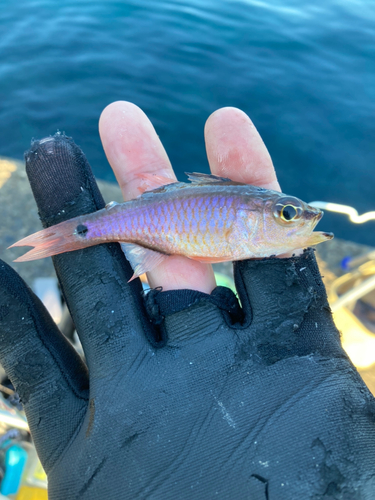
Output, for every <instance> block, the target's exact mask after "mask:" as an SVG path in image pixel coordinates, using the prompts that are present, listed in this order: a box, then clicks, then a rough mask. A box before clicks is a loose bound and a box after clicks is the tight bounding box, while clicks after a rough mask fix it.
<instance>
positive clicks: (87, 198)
mask: <svg viewBox="0 0 375 500" xmlns="http://www.w3.org/2000/svg"><path fill="white" fill-rule="evenodd" d="M26 171H27V174H28V177H29V181H30V184H31V187H32V190H33V194H34V197H35V200H36V202H37V205H38V209H39V214H40V217H41V220H42V223H43V225H44V226H45V227H46V226H51V225H53V224H57V223H59V222H62V221H63V220H67V219H70V218H72V217H75V216H77V215H81V214H86V213H90V212H95V210H97V209H99V208H102V207H103V206H104V201H103V199H102V197H101V194H100V192H99V190H98V187H97V185H96V182H95V179H94V177H93V174H92V172H91V168H90V166H89V164H88V162H87V160H86V158H85V156H84V154H83V153H82V151H81V150H80V149H79V148H78V146H77V145H76V144H74V142H73V141H72V140H71V139H69V138H68V137H66V136H64V135H59V134H56V135H55V136H54V137H49V138H47V139H43V140H41V141H35V142H34V143H33V145H32V148H31V150H30V151H29V152H28V153H27V154H26ZM53 262H54V265H55V269H56V273H57V276H58V278H59V280H60V283H61V287H62V291H63V293H64V296H65V299H66V301H67V304H68V307H69V310H70V313H71V315H72V318H73V321H74V324H75V326H76V329H77V332H78V335H79V337H80V340H81V342H82V346H83V349H84V352H85V357H86V361H87V365H88V368H89V372H90V377H91V376H92V375H93V376H95V374H96V371H101V373H100V376H103V374H102V371H103V370H104V371H105V372H106V374H107V375H108V376H110V374H111V370H115V369H116V368H117V364H118V358H119V357H121V364H122V365H123V366H124V367H126V366H127V364H128V363H129V364H131V363H132V360H133V357H134V356H137V355H138V354H139V352H140V351H141V350H142V349H148V348H149V345H148V343H147V342H146V339H145V332H146V334H148V335H149V337H150V338H152V332H151V331H150V329H151V326H150V323H149V321H148V319H147V316H146V313H145V311H144V308H143V301H142V297H141V284H140V283H139V280H134V281H133V282H132V283H130V284H128V283H127V281H128V280H129V278H130V277H131V275H132V270H131V268H130V266H129V264H128V263H127V262H126V260H125V257H124V254H123V253H122V251H121V248H120V245H118V244H117V243H112V244H103V245H97V246H94V247H90V248H86V249H83V250H77V251H74V252H67V253H64V254H61V255H57V256H55V257H53ZM103 360H104V361H103ZM117 369H118V368H117Z"/></svg>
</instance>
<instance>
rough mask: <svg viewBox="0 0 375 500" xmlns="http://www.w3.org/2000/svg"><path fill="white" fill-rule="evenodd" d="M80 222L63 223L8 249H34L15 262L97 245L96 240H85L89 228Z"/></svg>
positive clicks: (72, 220)
mask: <svg viewBox="0 0 375 500" xmlns="http://www.w3.org/2000/svg"><path fill="white" fill-rule="evenodd" d="M79 222H80V220H79V218H75V219H71V220H68V221H65V222H61V223H60V224H56V225H55V226H51V227H49V228H47V229H43V230H42V231H38V232H37V233H34V234H31V235H30V236H27V237H26V238H23V239H22V240H19V241H17V242H16V243H13V245H11V246H10V247H8V248H13V247H22V246H31V247H34V248H33V249H32V250H29V251H28V252H27V253H25V254H24V255H22V256H21V257H18V258H17V259H15V260H14V262H27V261H30V260H36V259H43V258H44V257H51V256H52V255H58V254H60V253H63V252H71V251H72V250H79V249H81V248H86V247H89V246H92V245H95V244H97V243H98V242H97V241H95V240H92V239H85V229H86V230H87V228H86V226H84V225H81V226H80V224H79ZM80 228H81V229H82V230H81V231H80Z"/></svg>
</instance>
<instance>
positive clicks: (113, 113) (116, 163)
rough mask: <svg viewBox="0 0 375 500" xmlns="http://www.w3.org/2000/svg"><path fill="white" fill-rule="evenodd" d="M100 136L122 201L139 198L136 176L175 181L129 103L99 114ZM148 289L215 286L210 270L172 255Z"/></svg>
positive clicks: (145, 122) (152, 134)
mask: <svg viewBox="0 0 375 500" xmlns="http://www.w3.org/2000/svg"><path fill="white" fill-rule="evenodd" d="M99 131H100V136H101V139H102V142H103V147H104V150H105V153H106V155H107V158H108V161H109V163H110V164H111V167H112V169H113V171H114V173H115V176H116V179H117V181H118V183H119V185H120V187H121V190H122V193H123V196H124V199H125V200H126V201H127V200H131V199H133V198H136V197H137V196H138V195H139V188H140V186H141V185H142V183H143V182H144V181H143V179H141V178H140V177H139V174H143V173H147V174H157V175H161V176H163V177H167V178H169V179H171V180H173V181H175V180H176V177H175V175H174V172H173V169H172V167H171V164H170V162H169V159H168V156H167V154H166V152H165V150H164V148H163V146H162V144H161V142H160V139H159V137H158V136H157V134H156V132H155V129H154V127H153V126H152V124H151V122H150V120H149V119H148V118H147V116H146V115H145V114H144V113H143V111H142V110H141V109H139V108H138V107H137V106H135V105H134V104H132V103H129V102H121V101H120V102H115V103H113V104H110V105H109V106H107V108H105V110H104V111H103V113H102V115H101V117H100V122H99ZM147 275H148V280H149V283H150V286H151V287H152V288H155V287H158V286H161V287H162V288H163V290H175V289H181V288H187V289H193V290H199V291H201V292H205V293H210V292H211V291H212V290H213V289H214V288H215V286H216V283H215V277H214V274H213V270H212V267H211V266H209V265H207V264H202V263H200V262H196V261H192V260H190V259H187V258H185V257H179V256H173V257H170V258H168V259H167V260H166V261H164V262H162V263H161V264H159V265H158V266H157V267H156V268H155V269H153V270H152V271H150V272H149V273H147Z"/></svg>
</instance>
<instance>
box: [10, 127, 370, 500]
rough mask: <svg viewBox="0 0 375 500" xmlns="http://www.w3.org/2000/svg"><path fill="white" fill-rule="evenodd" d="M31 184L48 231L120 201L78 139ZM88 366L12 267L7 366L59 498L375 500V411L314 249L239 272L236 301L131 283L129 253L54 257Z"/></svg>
mask: <svg viewBox="0 0 375 500" xmlns="http://www.w3.org/2000/svg"><path fill="white" fill-rule="evenodd" d="M26 164H27V171H28V175H29V179H30V183H31V186H32V188H33V191H34V195H35V198H36V201H37V204H38V207H39V213H40V216H41V219H42V222H43V225H44V226H45V227H46V226H50V225H52V224H56V223H58V222H61V221H63V220H65V219H68V218H71V217H73V216H76V215H78V214H83V213H88V212H92V211H94V210H96V209H99V208H102V207H103V205H104V203H103V200H102V197H101V195H100V193H99V191H98V188H97V186H96V184H95V181H94V179H93V177H92V174H91V171H90V168H89V166H88V164H87V161H86V159H85V157H84V156H83V154H82V152H81V151H80V150H79V148H77V147H76V146H75V145H74V143H73V142H72V141H71V140H69V139H68V138H66V137H64V136H60V135H57V136H55V137H54V138H50V139H47V140H43V141H41V142H35V143H34V144H33V146H32V149H31V150H30V152H29V153H28V154H27V156H26ZM53 260H54V264H55V267H56V272H57V275H58V278H59V280H60V283H61V286H62V289H63V292H64V296H65V298H66V301H67V303H68V305H69V309H70V312H71V314H72V317H73V319H74V322H75V325H76V328H77V331H78V334H79V336H80V339H81V341H82V344H83V347H84V351H85V355H86V360H87V367H88V369H86V367H85V366H84V365H83V363H82V362H81V360H80V358H79V357H78V355H77V354H76V353H75V351H74V350H73V349H72V348H71V347H70V345H69V344H68V342H67V341H66V340H65V339H64V338H63V337H62V336H61V335H60V334H59V332H58V331H57V328H56V327H55V326H54V324H53V322H52V320H51V319H50V317H49V316H48V314H47V312H46V311H45V309H44V307H43V306H42V304H41V303H40V301H39V300H38V299H37V298H36V297H35V296H34V295H33V294H32V292H30V290H28V289H27V287H26V286H25V284H24V283H23V282H22V280H21V279H20V278H19V277H18V275H17V274H16V273H15V272H14V271H12V269H11V268H9V267H8V266H6V265H5V264H2V265H1V268H0V271H1V273H0V352H1V356H0V357H1V363H2V364H3V365H4V367H5V369H6V372H7V374H8V375H9V377H10V378H11V380H12V382H13V384H14V386H15V388H16V390H17V391H18V392H19V393H20V395H21V398H22V401H23V404H24V408H25V411H26V414H27V418H28V421H29V424H30V429H31V432H32V435H33V438H34V441H35V445H36V447H37V450H38V454H39V456H40V459H41V461H42V464H43V466H44V468H45V470H46V472H47V474H48V479H49V498H50V500H70V499H90V500H103V499H106V500H124V499H130V500H135V499H144V498H147V499H160V500H169V499H170V500H172V499H173V500H175V499H204V500H208V499H214V498H217V499H230V500H232V499H234V500H237V499H238V500H245V499H249V500H284V499H285V500H294V499H296V500H307V499H314V500H318V499H323V498H324V499H345V500H356V499H361V500H363V499H373V498H374V497H375V472H374V471H375V425H374V416H375V407H374V399H373V397H372V396H371V395H370V393H369V391H368V390H367V388H366V386H365V385H364V383H363V381H362V380H361V378H360V377H359V375H358V373H357V372H356V370H355V368H354V367H353V366H352V364H351V363H350V361H349V360H348V358H347V356H346V354H345V353H344V351H343V350H342V347H341V345H340V340H339V334H338V332H337V330H336V328H335V326H334V324H333V322H332V318H331V313H330V310H329V307H328V304H327V299H326V294H325V290H324V286H323V284H322V281H321V278H320V275H319V271H318V269H317V265H316V262H315V258H314V255H313V252H312V251H311V250H309V251H307V252H305V253H304V254H303V255H302V256H300V257H296V258H291V259H272V258H271V259H264V260H255V261H244V262H239V263H237V264H236V265H235V279H236V286H237V290H238V294H239V298H240V301H241V304H242V309H241V308H240V307H239V305H238V302H237V300H236V298H235V296H234V295H233V294H232V292H230V291H229V290H228V289H225V288H221V287H218V288H216V289H215V290H214V291H213V293H212V294H211V295H210V296H209V295H205V294H203V293H200V292H194V291H190V290H179V291H170V292H160V291H159V290H153V291H151V292H150V293H149V294H148V295H147V296H146V297H145V298H144V297H143V294H142V288H141V285H140V282H139V281H138V280H135V281H133V282H131V283H130V284H128V283H127V281H128V279H129V278H130V276H131V275H132V270H131V268H130V266H129V264H128V263H127V262H126V260H125V257H124V255H123V253H122V251H121V249H120V246H119V245H118V244H106V245H100V246H96V247H91V248H87V249H85V250H79V251H75V252H71V253H66V254H63V255H58V256H56V257H54V258H53Z"/></svg>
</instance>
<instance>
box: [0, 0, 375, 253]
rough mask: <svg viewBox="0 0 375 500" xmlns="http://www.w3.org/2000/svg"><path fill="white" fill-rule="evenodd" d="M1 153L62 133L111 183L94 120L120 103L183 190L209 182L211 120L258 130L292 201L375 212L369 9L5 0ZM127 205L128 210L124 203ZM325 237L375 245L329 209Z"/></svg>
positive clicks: (374, 47)
mask: <svg viewBox="0 0 375 500" xmlns="http://www.w3.org/2000/svg"><path fill="white" fill-rule="evenodd" d="M0 7H1V9H0V155H3V156H10V157H15V158H22V157H23V153H24V151H25V150H26V149H27V148H28V147H29V144H30V140H31V139H32V138H42V137H45V136H48V135H50V134H53V133H55V132H56V131H57V130H60V131H65V132H66V134H68V135H70V136H72V137H73V138H74V139H75V141H76V142H77V144H79V145H80V146H81V147H82V148H83V150H84V152H85V153H86V155H87V157H88V159H89V161H90V163H91V165H92V167H93V170H94V173H95V174H96V176H97V177H99V178H101V179H106V180H109V181H114V176H113V174H112V172H111V169H110V167H109V165H108V163H107V160H106V158H105V155H104V153H103V150H102V147H101V143H100V139H99V134H98V118H99V115H100V113H101V111H102V110H103V108H104V107H105V106H106V105H107V104H109V103H110V102H112V101H115V100H120V99H121V100H129V101H132V102H134V103H136V104H137V105H138V106H140V107H141V108H142V109H143V110H144V111H145V112H146V113H147V115H148V116H149V117H150V119H151V121H152V123H153V124H154V126H155V128H156V131H157V133H158V134H159V136H160V138H161V139H162V141H163V143H164V145H165V148H166V150H167V152H168V154H169V156H170V158H171V161H172V163H173V165H174V168H175V171H176V173H177V175H178V177H179V179H180V180H183V179H184V172H185V171H201V172H208V171H209V169H208V164H207V160H206V155H205V148H204V141H203V127H204V123H205V121H206V119H207V117H208V116H209V115H210V113H212V112H213V111H214V110H216V109H217V108H220V107H222V106H237V107H239V108H241V109H243V110H244V111H245V112H246V113H248V115H249V116H250V117H251V118H252V120H253V121H254V123H255V125H256V127H257V128H258V130H259V131H260V133H261V135H262V137H263V139H264V141H265V143H266V145H267V147H268V149H269V151H270V153H271V156H272V158H273V161H274V164H275V167H276V170H277V173H278V177H279V180H280V183H281V186H282V189H283V191H284V192H286V193H288V194H293V195H295V196H299V197H301V198H302V199H304V200H305V201H313V200H324V201H332V202H336V203H342V204H346V205H351V206H354V207H355V208H356V209H357V210H358V211H359V212H360V213H362V212H365V211H368V210H375V119H374V117H375V9H374V1H373V0H370V1H369V0H314V1H306V0H269V1H266V0H242V1H241V0H237V1H231V0H171V1H154V0H132V1H112V0H74V1H73V0H65V1H64V2H56V0H29V1H27V0H1V1H0ZM119 201H120V200H119ZM319 227H320V229H322V230H326V231H333V232H334V233H335V234H336V235H337V236H338V237H341V238H346V239H351V240H353V241H357V242H360V243H366V244H369V245H375V222H369V223H367V224H364V225H362V226H358V225H354V224H351V223H350V222H348V219H347V218H346V216H343V215H331V214H329V213H328V212H327V213H326V215H325V217H324V219H323V220H322V222H321V223H320V224H319Z"/></svg>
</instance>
